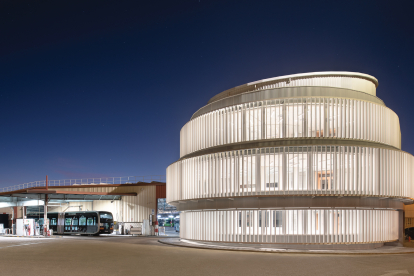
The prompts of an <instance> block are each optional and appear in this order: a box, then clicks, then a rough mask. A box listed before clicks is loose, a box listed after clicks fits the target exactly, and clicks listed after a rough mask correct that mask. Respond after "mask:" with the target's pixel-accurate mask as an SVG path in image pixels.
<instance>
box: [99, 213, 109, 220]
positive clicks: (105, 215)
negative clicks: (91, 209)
mask: <svg viewBox="0 0 414 276" xmlns="http://www.w3.org/2000/svg"><path fill="white" fill-rule="evenodd" d="M99 215H100V218H101V219H112V214H111V213H99Z"/></svg>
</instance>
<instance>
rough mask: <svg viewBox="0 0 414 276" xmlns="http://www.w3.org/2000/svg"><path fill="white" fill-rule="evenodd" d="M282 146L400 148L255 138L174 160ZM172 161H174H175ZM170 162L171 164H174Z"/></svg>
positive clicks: (367, 143)
mask: <svg viewBox="0 0 414 276" xmlns="http://www.w3.org/2000/svg"><path fill="white" fill-rule="evenodd" d="M284 146H294V147H300V146H355V147H370V148H381V149H390V150H397V151H401V150H400V149H398V148H396V147H393V146H390V145H387V144H383V143H378V142H370V141H366V140H360V139H345V138H331V137H330V138H325V137H320V138H303V137H300V138H282V139H273V140H269V139H263V140H255V141H247V142H240V143H233V144H227V145H221V146H216V147H211V148H207V149H202V150H199V151H195V152H192V153H190V154H187V155H185V156H183V157H181V158H180V159H179V160H177V161H176V162H179V161H182V160H185V159H188V158H192V157H196V156H201V155H205V154H212V153H219V152H226V151H233V150H245V149H257V148H267V147H284ZM176 162H174V163H176ZM174 163H172V164H174Z"/></svg>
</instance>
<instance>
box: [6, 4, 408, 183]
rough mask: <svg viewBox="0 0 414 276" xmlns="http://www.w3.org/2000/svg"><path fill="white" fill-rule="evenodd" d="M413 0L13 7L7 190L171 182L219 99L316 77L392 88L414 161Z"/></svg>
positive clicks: (384, 90)
mask: <svg viewBox="0 0 414 276" xmlns="http://www.w3.org/2000/svg"><path fill="white" fill-rule="evenodd" d="M413 11H414V1H355V2H353V1H303V2H302V1H281V2H279V1H224V0H221V1H206V0H200V1H199V0H194V1H193V0H191V1H190V0H189V1H171V0H170V1H102V0H101V1H16V0H11V1H1V3H0V22H1V23H0V37H1V39H0V127H1V135H0V187H4V186H9V185H14V184H20V183H24V182H29V181H35V180H43V179H44V178H45V175H46V174H48V175H49V178H50V179H67V178H86V177H105V176H128V175H160V174H162V175H164V174H165V169H166V167H167V166H168V165H169V164H170V163H172V162H174V161H176V160H177V159H178V158H179V133H180V129H181V127H182V126H183V125H184V124H185V123H186V122H187V121H188V120H189V119H190V117H191V115H192V114H193V113H194V112H195V111H196V110H197V109H199V108H200V107H201V106H203V105H205V104H206V103H207V101H208V99H210V98H211V97H212V96H214V95H215V94H217V93H219V92H221V91H223V90H226V89H228V88H231V87H234V86H237V85H241V84H244V83H247V82H250V81H255V80H259V79H264V78H269V77H275V76H280V75H287V74H295V73H304V72H314V71H354V72H361V73H366V74H370V75H373V76H374V77H376V78H377V79H378V80H379V87H378V89H377V96H378V97H379V98H381V99H382V100H384V102H385V104H386V105H387V106H388V107H390V108H391V109H393V110H394V111H395V112H396V113H397V114H398V116H399V118H400V123H401V134H402V149H403V150H405V151H407V152H410V153H414V142H413V141H412V139H413V138H414V129H413V127H412V120H413V116H414V105H413V98H414V95H413V92H414V91H413V89H412V84H411V82H412V81H413V76H414V67H413V64H414V50H413V49H414V16H413V15H412V14H413Z"/></svg>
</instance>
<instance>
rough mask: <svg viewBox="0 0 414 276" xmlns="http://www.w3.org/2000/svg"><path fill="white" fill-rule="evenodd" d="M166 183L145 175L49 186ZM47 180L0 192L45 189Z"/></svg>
mask: <svg viewBox="0 0 414 276" xmlns="http://www.w3.org/2000/svg"><path fill="white" fill-rule="evenodd" d="M152 181H158V182H165V181H166V176H165V175H145V176H121V177H101V178H82V179H61V180H49V181H48V185H49V186H72V185H99V184H102V185H104V184H134V183H137V182H148V183H149V182H152ZM45 186H46V180H42V181H34V182H29V183H23V184H19V185H14V186H9V187H4V188H0V192H10V191H16V190H22V189H28V188H34V187H45Z"/></svg>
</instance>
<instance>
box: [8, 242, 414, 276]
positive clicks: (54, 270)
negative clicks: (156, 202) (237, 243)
mask: <svg viewBox="0 0 414 276" xmlns="http://www.w3.org/2000/svg"><path fill="white" fill-rule="evenodd" d="M157 240H158V238H153V237H151V238H146V237H109V236H107V237H70V236H69V237H63V238H52V239H30V238H5V237H0V275H62V276H64V275H71V276H74V275H158V276H159V275H168V276H170V275H387V276H392V275H408V274H412V275H414V254H410V255H377V256H375V255H369V256H365V255H358V256H336V255H335V256H333V255H306V254H294V255H291V254H283V253H250V252H232V251H219V250H205V249H193V248H182V247H174V246H169V245H164V244H161V243H158V242H157Z"/></svg>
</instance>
